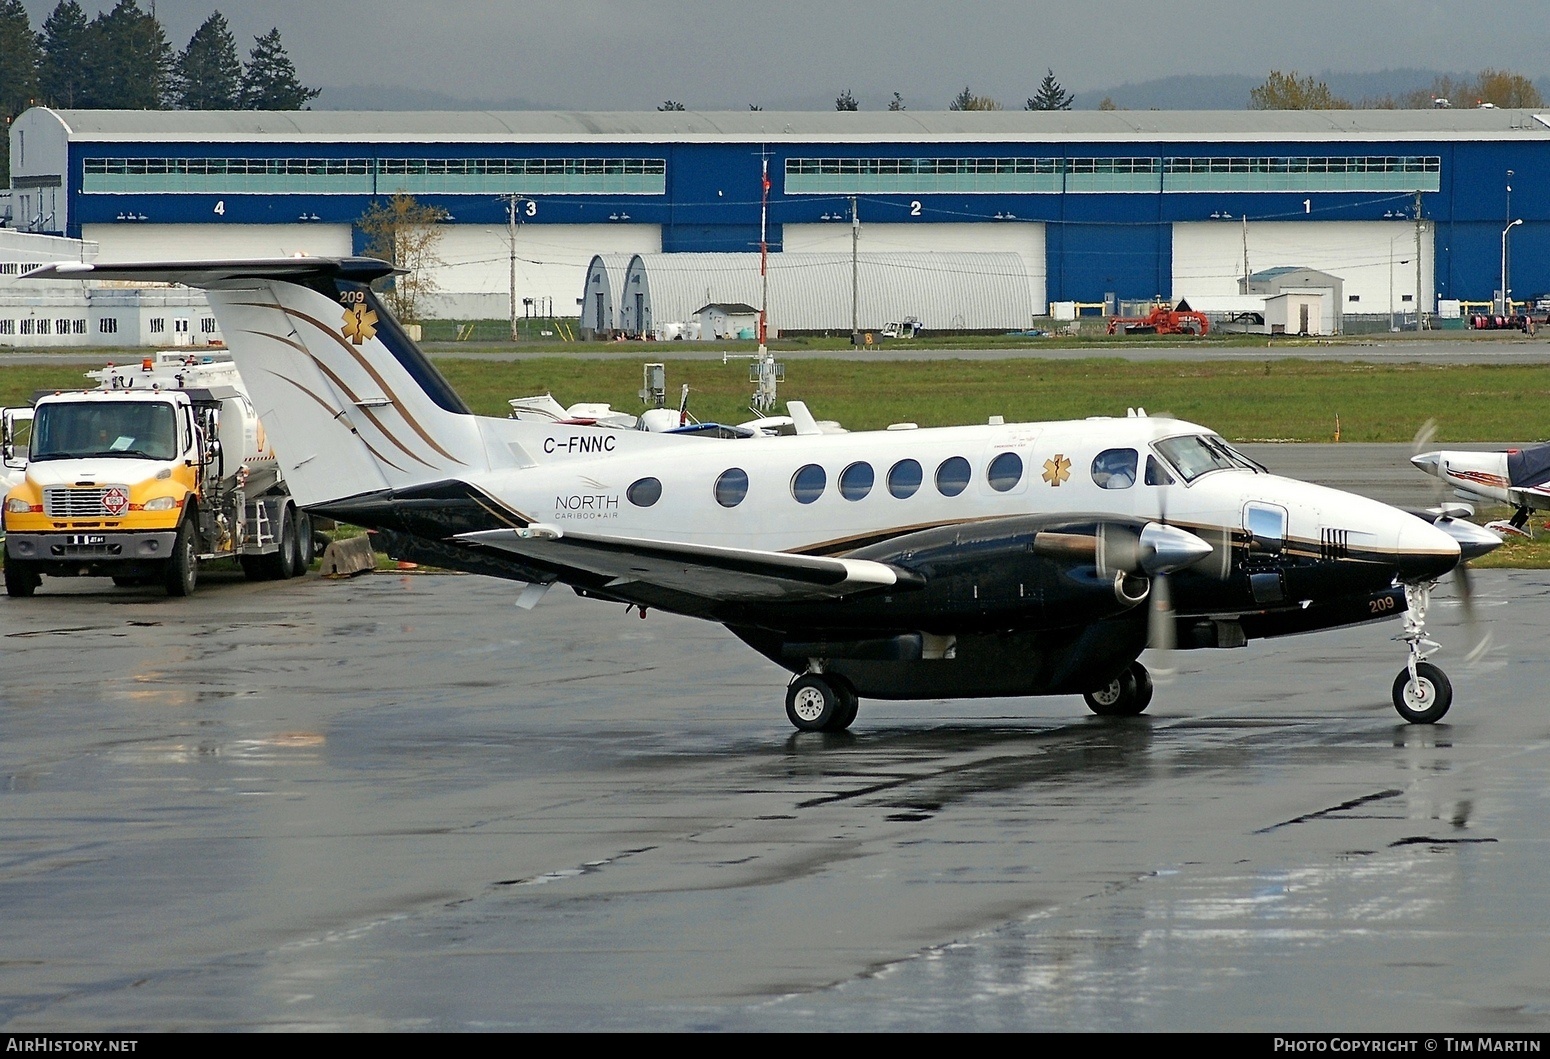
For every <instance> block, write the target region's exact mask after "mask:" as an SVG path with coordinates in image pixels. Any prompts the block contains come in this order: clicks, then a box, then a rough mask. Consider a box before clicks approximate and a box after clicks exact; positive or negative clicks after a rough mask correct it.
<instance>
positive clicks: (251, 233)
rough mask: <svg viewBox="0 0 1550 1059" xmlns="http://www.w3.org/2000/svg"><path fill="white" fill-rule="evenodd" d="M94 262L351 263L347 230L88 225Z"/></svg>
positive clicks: (272, 226)
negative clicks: (304, 259) (299, 258)
mask: <svg viewBox="0 0 1550 1059" xmlns="http://www.w3.org/2000/svg"><path fill="white" fill-rule="evenodd" d="M81 238H82V239H85V240H87V241H89V242H95V243H96V244H97V246H98V254H97V260H98V261H100V262H102V263H103V264H112V263H115V262H120V261H211V260H220V259H222V258H228V257H294V256H295V255H297V254H306V255H308V256H309V257H349V256H350V254H351V253H353V252H354V251H352V250H351V248H350V226H349V225H348V224H143V223H142V224H88V225H84V226H82V228H81Z"/></svg>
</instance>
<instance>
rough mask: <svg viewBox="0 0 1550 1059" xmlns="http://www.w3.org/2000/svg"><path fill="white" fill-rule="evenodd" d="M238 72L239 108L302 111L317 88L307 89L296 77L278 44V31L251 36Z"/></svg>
mask: <svg viewBox="0 0 1550 1059" xmlns="http://www.w3.org/2000/svg"><path fill="white" fill-rule="evenodd" d="M254 41H255V43H254V45H253V50H252V52H250V53H249V54H248V65H247V69H245V70H244V71H243V72H242V91H241V93H240V96H239V99H240V104H239V105H240V106H241V109H243V110H305V109H307V104H308V103H309V102H311V101H312V100H314V99H316V98H317V95H318V93H319V92H320V91H322V90H321V89H317V88H308V87H307V86H306V85H304V84H302V83H301V80H300V79H299V78H297V76H296V67H295V66H294V65H292V64H291V57H290V56H289V55H286V54H285V46H284V45H283V44H281V43H280V30H279V29H278V28H275V29H271V30H270V31H269V32H268V33H265V34H264V35H263V36H262V37H256V38H254Z"/></svg>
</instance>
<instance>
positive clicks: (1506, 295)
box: [1502, 217, 1523, 316]
mask: <svg viewBox="0 0 1550 1059" xmlns="http://www.w3.org/2000/svg"><path fill="white" fill-rule="evenodd" d="M1522 223H1523V218H1522V217H1519V218H1518V219H1517V220H1515V221H1513V222H1512V223H1511V224H1509V225H1507V227H1505V228H1503V229H1502V315H1503V316H1506V315H1507V314H1508V313H1509V312H1511V311H1512V309H1511V306H1512V292H1511V291H1509V290H1508V289H1507V233H1508V232H1510V231H1512V230H1513V229H1514V228H1516V227H1517V226H1518V225H1520V224H1522Z"/></svg>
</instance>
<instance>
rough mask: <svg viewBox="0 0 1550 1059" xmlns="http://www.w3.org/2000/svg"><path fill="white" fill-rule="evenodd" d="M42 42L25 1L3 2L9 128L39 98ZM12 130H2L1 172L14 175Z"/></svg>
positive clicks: (1, 52)
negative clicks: (33, 31) (12, 165)
mask: <svg viewBox="0 0 1550 1059" xmlns="http://www.w3.org/2000/svg"><path fill="white" fill-rule="evenodd" d="M40 58H41V56H40V54H39V51H38V39H37V38H36V37H35V36H33V35H32V22H31V21H30V20H29V19H28V18H27V9H26V8H24V7H22V5H21V0H0V117H3V118H4V119H5V122H6V124H7V125H9V124H10V121H11V119H12V118H13V117H15V116H16V115H18V114H20V113H21V112H22V111H24V110H26V109H27V108H28V107H29V106H31V105H32V101H33V100H34V99H35V98H36V97H37V95H38V62H39V59H40ZM9 132H10V130H9V129H5V130H0V140H3V141H4V142H0V172H3V173H4V174H5V175H6V176H7V178H9V176H10V172H11V137H10V135H9Z"/></svg>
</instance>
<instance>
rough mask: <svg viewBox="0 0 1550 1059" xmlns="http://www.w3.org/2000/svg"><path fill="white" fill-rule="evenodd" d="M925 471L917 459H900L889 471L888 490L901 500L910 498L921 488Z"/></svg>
mask: <svg viewBox="0 0 1550 1059" xmlns="http://www.w3.org/2000/svg"><path fill="white" fill-rule="evenodd" d="M924 477H925V473H924V472H923V471H922V470H921V469H920V464H919V463H917V462H916V461H915V460H900V461H899V462H898V463H896V464H894V465H893V467H892V468H891V469H889V471H888V491H889V492H890V493H892V494H893V495H894V496H895V497H897V498H898V499H900V500H908V499H909V498H910V497H912V496H914V495H915V490H917V489H919V488H920V483H921V480H922V479H923V478H924Z"/></svg>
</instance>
